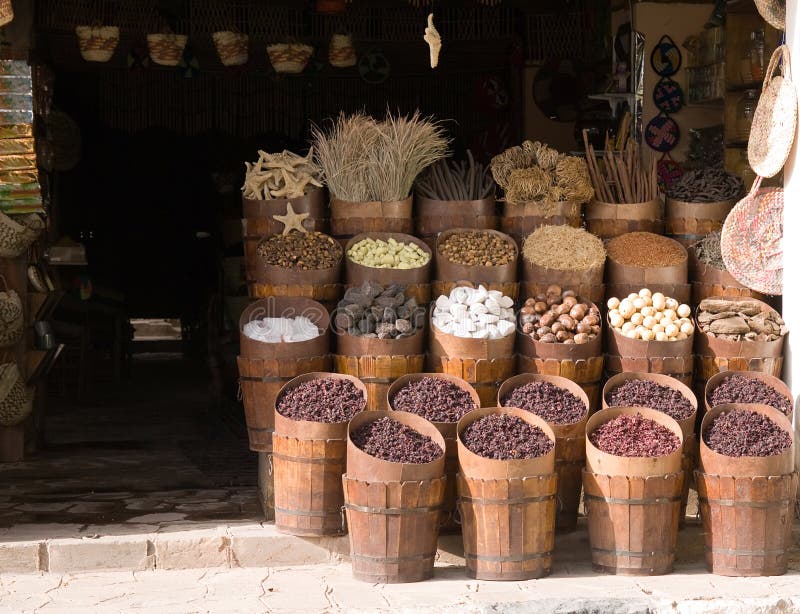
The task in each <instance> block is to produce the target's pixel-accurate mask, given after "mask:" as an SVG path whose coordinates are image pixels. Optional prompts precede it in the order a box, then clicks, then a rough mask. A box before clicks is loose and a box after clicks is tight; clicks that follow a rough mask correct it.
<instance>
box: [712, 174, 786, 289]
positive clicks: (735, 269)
mask: <svg viewBox="0 0 800 614" xmlns="http://www.w3.org/2000/svg"><path fill="white" fill-rule="evenodd" d="M760 187H761V177H758V178H757V179H756V181H755V183H754V184H753V188H752V190H750V193H749V194H748V195H747V196H745V197H744V198H743V199H742V200H740V201H739V202H738V203H737V204H736V206H735V207H734V208H733V209H732V210H731V212H730V213H729V214H728V217H727V219H726V220H725V224H724V225H723V227H722V240H721V248H722V259H723V261H724V262H725V268H727V269H728V272H729V273H730V274H731V275H733V276H734V278H736V280H737V281H739V282H740V283H741V284H743V285H745V286H747V287H748V288H751V289H753V290H757V291H758V292H763V293H764V294H782V293H783V250H782V247H781V239H782V238H783V188H764V189H759V188H760Z"/></svg>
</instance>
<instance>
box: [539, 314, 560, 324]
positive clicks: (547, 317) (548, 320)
mask: <svg viewBox="0 0 800 614" xmlns="http://www.w3.org/2000/svg"><path fill="white" fill-rule="evenodd" d="M556 318H557V316H556V314H554V313H546V314H544V315H543V316H542V317H541V318H539V324H541V325H542V326H550V325H551V324H552V323H553V322H555V321H556Z"/></svg>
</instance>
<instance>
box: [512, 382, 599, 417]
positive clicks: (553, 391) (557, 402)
mask: <svg viewBox="0 0 800 614" xmlns="http://www.w3.org/2000/svg"><path fill="white" fill-rule="evenodd" d="M503 407H519V408H520V409H526V410H528V411H529V412H532V413H534V414H536V415H537V416H539V417H540V418H542V419H543V420H546V421H547V422H550V423H552V424H574V423H575V422H578V421H579V420H580V419H581V418H583V416H584V415H585V414H586V406H585V405H584V404H583V401H581V400H580V399H579V398H578V397H576V396H575V395H574V394H572V393H571V392H570V391H569V390H564V389H563V388H559V387H558V386H554V385H553V384H551V383H550V382H530V383H528V384H525V385H524V386H520V387H519V388H515V389H514V390H512V391H511V394H509V395H508V396H506V398H505V399H503Z"/></svg>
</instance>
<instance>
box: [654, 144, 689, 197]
mask: <svg viewBox="0 0 800 614" xmlns="http://www.w3.org/2000/svg"><path fill="white" fill-rule="evenodd" d="M656 172H657V173H658V185H659V188H661V191H666V188H667V186H670V185H672V184H673V183H674V182H675V181H677V180H678V179H680V178H681V177H682V176H683V172H684V171H683V167H682V166H681V165H680V164H679V163H677V162H676V161H675V160H673V159H672V156H670V155H669V154H668V153H665V154H664V155H663V156H661V159H660V160H659V161H658V163H657V164H656Z"/></svg>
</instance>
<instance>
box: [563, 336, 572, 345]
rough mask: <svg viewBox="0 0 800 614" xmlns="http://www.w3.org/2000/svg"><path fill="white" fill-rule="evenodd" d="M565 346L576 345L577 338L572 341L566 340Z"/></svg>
mask: <svg viewBox="0 0 800 614" xmlns="http://www.w3.org/2000/svg"><path fill="white" fill-rule="evenodd" d="M564 345H575V338H574V337H573V338H572V339H564Z"/></svg>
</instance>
